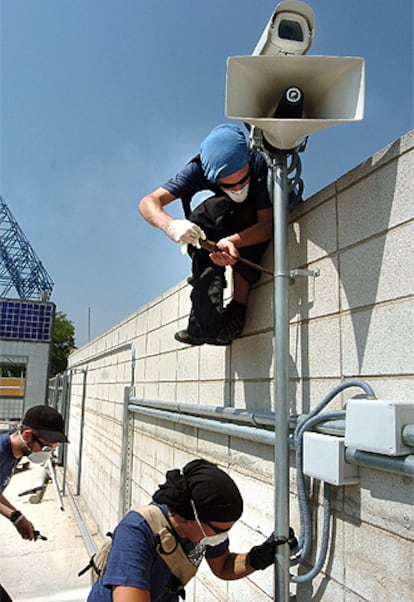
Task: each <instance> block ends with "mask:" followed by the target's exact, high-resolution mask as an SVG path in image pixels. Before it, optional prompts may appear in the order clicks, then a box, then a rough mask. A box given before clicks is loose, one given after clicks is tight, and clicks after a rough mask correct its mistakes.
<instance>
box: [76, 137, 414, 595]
mask: <svg viewBox="0 0 414 602" xmlns="http://www.w3.org/2000/svg"><path fill="white" fill-rule="evenodd" d="M413 157H414V132H409V133H408V134H407V135H405V136H403V137H402V138H401V139H399V140H397V141H395V142H394V143H393V144H390V145H389V146H387V147H386V148H384V149H382V150H381V151H379V152H378V153H376V154H375V155H374V156H373V157H371V158H370V159H368V160H367V161H366V162H365V163H363V164H361V165H359V166H357V167H356V168H355V169H353V170H351V171H350V172H349V173H347V174H345V175H344V176H342V177H341V178H340V179H339V180H337V181H336V182H333V183H332V184H330V185H329V186H327V187H326V188H325V189H323V190H321V191H320V192H319V193H318V194H316V195H314V196H313V197H312V198H310V199H308V200H307V201H306V202H305V203H303V204H302V205H300V206H299V207H297V208H295V209H294V210H293V211H292V212H291V213H290V226H289V258H290V267H291V269H293V268H310V269H315V268H318V269H319V270H320V276H319V277H316V278H297V279H296V281H295V283H294V284H293V285H292V286H291V288H290V410H291V413H292V414H297V413H306V412H308V411H309V410H310V409H311V408H312V407H314V406H315V405H316V404H317V403H318V402H319V401H320V400H321V399H322V398H323V397H324V396H325V395H327V394H328V393H329V392H330V391H331V390H332V389H333V388H334V387H335V386H336V385H338V384H339V383H340V382H343V381H344V380H348V379H351V378H363V379H364V380H366V381H367V382H368V383H369V384H370V385H371V386H372V388H373V389H374V391H375V393H376V395H377V397H379V398H386V399H394V400H406V401H414V398H413V393H412V386H411V385H412V382H413V374H414V365H413V364H414V359H413V358H414V342H413V341H414V336H413V334H414V333H413V320H412V316H413V308H414V279H413V276H412V266H413V265H414V262H413V259H414V251H413V248H414V245H413V244H412V240H413V222H414V220H413V215H414V212H413V203H412V198H413V188H414V186H413V182H414V160H413ZM303 161H306V155H304V156H303ZM157 235H158V234H157V233H155V232H154V236H157ZM272 257H273V251H272V249H271V248H269V249H268V251H267V253H266V256H265V260H264V264H265V265H267V266H268V267H271V265H272ZM189 293H190V289H189V286H188V285H187V284H186V282H185V281H183V282H180V283H178V284H177V285H176V286H175V287H173V288H172V289H170V290H168V291H166V292H165V293H164V294H163V295H161V296H160V297H158V298H157V299H154V300H153V301H152V302H150V303H149V304H147V305H146V306H144V307H142V308H140V309H139V310H138V311H137V312H136V313H134V314H133V315H131V316H129V317H127V318H126V319H125V320H123V321H121V322H120V323H119V324H117V325H115V326H114V327H113V328H112V329H110V330H109V331H107V332H106V333H104V334H103V335H102V336H100V337H98V338H97V339H95V340H94V341H92V342H91V343H90V344H88V345H87V346H85V347H83V348H81V349H79V350H77V351H76V352H75V353H74V354H73V355H72V356H71V361H70V367H71V372H72V376H71V378H72V386H71V400H70V401H71V410H70V421H69V438H70V440H71V445H70V446H68V460H67V463H68V478H69V479H70V480H71V482H72V483H73V484H74V486H75V488H76V487H78V489H79V492H78V493H79V494H80V496H81V497H82V500H83V501H84V502H85V503H86V504H87V506H88V507H89V509H90V510H91V512H92V513H93V515H94V517H95V519H96V521H97V523H98V525H99V526H100V529H101V530H102V532H103V533H104V532H106V531H107V530H108V529H111V528H113V526H114V525H115V524H116V523H117V521H118V513H119V505H120V493H121V497H122V495H123V491H122V490H121V492H120V487H122V483H121V476H120V466H121V462H122V458H121V448H122V436H123V435H122V433H123V420H124V389H125V387H128V386H129V385H130V384H131V364H132V363H133V365H134V369H135V374H134V387H135V397H136V398H140V399H144V400H166V401H175V402H183V403H186V402H187V403H192V404H202V405H211V406H213V407H214V406H229V407H234V408H245V409H248V410H256V409H257V410H261V411H272V410H273V409H274V382H273V373H274V339H273V316H274V309H273V282H272V279H271V277H268V276H264V277H263V276H262V278H261V280H260V282H259V283H258V285H256V286H255V288H254V290H253V291H252V293H251V300H250V305H249V312H248V319H247V323H246V328H245V330H244V333H243V336H242V337H241V338H240V339H238V340H236V341H234V343H233V344H232V345H231V346H229V347H213V346H208V345H204V346H201V347H186V346H183V345H180V344H178V343H177V342H176V341H175V340H174V337H173V335H174V332H175V331H176V330H179V329H180V328H182V327H185V325H186V321H187V317H188V312H189ZM130 343H133V344H134V346H135V353H136V355H135V358H134V359H131V358H132V351H131V349H130V348H128V344H130ZM359 392H360V391H359V390H354V389H350V390H349V391H348V392H347V393H343V394H341V395H339V396H337V397H336V398H335V399H334V401H333V402H332V403H331V404H330V406H329V409H334V408H342V407H344V404H345V402H346V400H347V399H348V398H349V397H350V396H352V395H354V394H355V393H359ZM133 433H134V438H133V442H132V445H131V454H132V466H131V471H130V475H129V476H130V483H131V496H132V505H136V504H141V503H146V502H148V501H149V499H150V497H151V494H152V492H153V491H154V490H155V489H156V488H157V485H158V484H159V483H160V482H162V481H163V479H164V475H165V471H166V470H168V469H169V468H171V467H179V466H182V465H184V464H185V463H186V462H187V461H189V460H190V459H192V458H194V457H197V456H203V457H206V458H207V459H210V460H212V461H215V462H217V463H218V464H219V465H220V466H222V467H223V468H225V469H226V470H228V471H229V473H230V474H231V475H232V476H233V477H234V478H235V480H236V481H237V483H238V484H239V486H240V489H241V491H242V493H243V496H244V499H245V511H244V514H243V517H242V520H241V521H239V523H238V524H237V525H236V527H235V528H234V529H233V530H232V534H231V547H232V548H233V549H235V550H240V551H242V550H243V551H244V550H247V549H249V548H250V547H251V545H253V544H254V543H257V542H258V541H260V540H261V539H262V535H263V536H264V535H266V534H268V533H270V532H271V531H272V529H273V508H274V487H273V448H272V447H271V446H267V445H264V444H257V443H252V442H248V441H244V440H241V439H239V438H237V437H230V436H227V435H221V434H220V435H219V434H212V433H207V432H205V431H203V430H202V429H200V428H195V427H188V426H183V425H180V424H172V423H171V422H167V421H165V420H162V419H159V418H157V419H154V418H150V417H142V416H141V415H138V414H134V416H133ZM79 457H81V462H79ZM291 475H292V479H291V523H292V525H293V526H294V527H295V528H296V529H297V530H298V528H299V516H298V508H297V503H296V489H295V468H294V459H293V457H292V458H291ZM320 490H321V487H320V484H319V483H318V482H314V483H313V485H312V492H313V501H314V513H315V517H316V516H317V515H319V519H318V525H319V526H320V524H321V523H320V510H319V509H318V508H319V505H320V495H321V494H320ZM125 495H126V493H125ZM413 500H414V480H413V479H412V478H411V477H408V476H403V475H396V474H390V473H385V472H378V471H373V470H371V469H366V468H360V483H359V484H358V485H353V486H348V487H338V488H335V489H334V495H333V509H332V516H333V518H332V526H333V529H332V535H331V543H330V550H329V556H328V560H327V563H326V565H325V567H324V572H323V573H322V574H321V575H320V577H318V578H316V579H315V580H314V581H313V582H312V583H311V584H308V585H302V586H299V587H298V588H297V599H298V600H304V601H307V600H311V599H312V600H315V599H322V598H323V600H328V601H329V600H332V601H337V600H344V601H345V600H346V601H350V600H352V601H357V600H372V601H374V600H375V601H376V600H379V599H384V600H387V601H392V600H399V601H400V600H405V599H407V600H408V599H410V596H411V594H412V591H413V588H414V583H413V573H414V568H413V560H412V559H413V551H414V550H413V547H414V543H413V529H414V510H413ZM233 531H234V532H233ZM317 531H318V533H319V532H320V528H318V530H317ZM272 582H273V572H272V570H271V569H269V570H267V571H264V572H258V573H255V574H253V575H252V576H251V577H250V578H249V579H244V580H242V581H240V582H231V583H223V582H219V581H218V580H217V579H215V578H214V577H212V576H211V575H210V574H209V571H208V570H207V569H205V568H204V569H203V570H202V572H201V574H200V578H199V579H197V580H196V581H195V582H194V583H193V584H192V585H191V586H190V589H189V599H197V601H198V602H200V601H204V600H209V601H210V600H224V599H225V600H235V599H236V598H238V599H243V600H249V601H250V600H252V601H255V602H256V601H262V600H263V601H268V600H271V599H272V591H273V585H272ZM192 596H193V598H192Z"/></svg>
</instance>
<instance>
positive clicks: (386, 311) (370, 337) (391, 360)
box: [342, 299, 414, 376]
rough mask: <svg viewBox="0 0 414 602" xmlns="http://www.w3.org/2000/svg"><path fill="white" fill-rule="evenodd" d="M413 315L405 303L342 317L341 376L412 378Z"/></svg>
mask: <svg viewBox="0 0 414 602" xmlns="http://www.w3.org/2000/svg"><path fill="white" fill-rule="evenodd" d="M413 311H414V301H413V300H412V299H407V300H403V301H400V302H396V303H394V304H392V305H383V306H377V307H374V308H372V309H370V310H365V311H356V312H353V313H351V314H347V315H345V316H343V318H342V353H343V372H344V374H345V375H354V374H360V375H361V376H364V375H365V374H367V375H371V374H382V375H387V374H388V375H394V374H397V375H404V374H406V375H408V374H413V372H414V330H413V321H412V315H413Z"/></svg>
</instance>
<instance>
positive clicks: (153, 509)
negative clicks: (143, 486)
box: [135, 505, 198, 586]
mask: <svg viewBox="0 0 414 602" xmlns="http://www.w3.org/2000/svg"><path fill="white" fill-rule="evenodd" d="M135 510H136V512H139V513H140V514H142V516H144V518H145V520H146V521H147V523H148V524H149V526H150V527H151V531H152V532H153V534H154V535H158V536H159V538H160V543H159V544H158V545H157V552H158V554H159V555H160V556H161V558H162V559H163V561H164V562H165V564H166V565H167V566H168V568H169V569H170V571H171V572H172V574H173V575H175V576H176V577H177V579H179V580H180V581H181V583H182V585H183V586H185V585H187V583H188V582H189V581H190V579H192V578H193V577H194V575H195V574H196V572H197V568H198V567H196V566H194V565H193V563H192V562H191V561H190V560H189V559H188V557H187V555H186V553H185V552H184V550H183V548H182V547H181V544H180V542H179V541H178V540H177V539H176V537H175V535H174V533H172V531H171V525H170V523H169V522H168V520H167V519H166V517H165V514H164V512H163V511H162V509H161V508H160V507H159V506H155V505H149V506H140V507H138V508H136V509H135Z"/></svg>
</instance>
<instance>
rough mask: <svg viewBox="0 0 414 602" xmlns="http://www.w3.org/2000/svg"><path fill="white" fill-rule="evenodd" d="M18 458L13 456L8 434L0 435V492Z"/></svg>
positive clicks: (8, 479)
mask: <svg viewBox="0 0 414 602" xmlns="http://www.w3.org/2000/svg"><path fill="white" fill-rule="evenodd" d="M19 459H20V458H15V457H14V456H13V453H12V448H11V444H10V435H9V433H6V434H5V435H0V493H3V491H4V490H5V489H6V487H7V485H8V484H9V481H10V479H11V478H12V475H13V472H14V469H15V468H16V465H17V464H18V462H19Z"/></svg>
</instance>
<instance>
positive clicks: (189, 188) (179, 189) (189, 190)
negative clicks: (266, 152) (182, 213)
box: [162, 151, 272, 210]
mask: <svg viewBox="0 0 414 602" xmlns="http://www.w3.org/2000/svg"><path fill="white" fill-rule="evenodd" d="M249 163H250V186H249V195H248V197H247V198H248V199H253V200H254V202H255V204H256V210H260V209H269V208H270V207H271V206H272V204H271V201H270V197H269V191H268V188H267V165H266V161H265V160H264V158H263V157H262V155H261V154H260V153H258V152H257V151H253V152H252V153H251V154H250V160H249ZM162 188H165V189H166V190H168V192H170V193H171V194H173V195H174V196H175V197H176V198H181V199H189V200H191V198H192V197H193V196H194V195H195V194H196V193H197V192H201V191H203V190H211V191H212V192H213V193H214V194H217V195H223V194H225V191H224V190H223V189H221V188H220V187H219V186H217V184H213V183H212V182H210V181H209V180H207V178H206V176H205V175H204V171H203V168H202V166H201V162H200V160H199V158H198V157H196V158H194V159H192V160H191V161H190V162H189V163H187V164H186V165H185V166H184V167H183V169H182V170H181V171H180V172H178V174H177V175H176V176H174V177H173V178H170V179H169V180H168V182H166V183H165V184H163V185H162Z"/></svg>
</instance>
